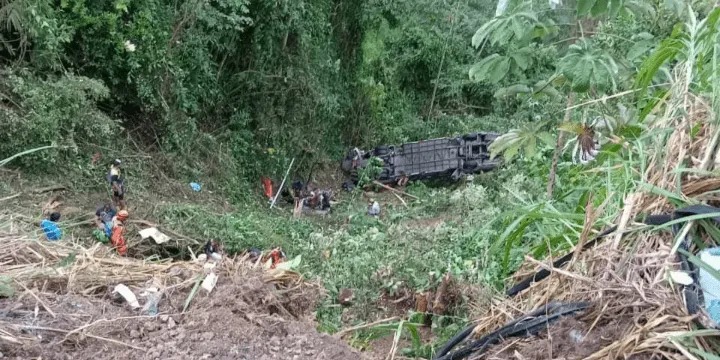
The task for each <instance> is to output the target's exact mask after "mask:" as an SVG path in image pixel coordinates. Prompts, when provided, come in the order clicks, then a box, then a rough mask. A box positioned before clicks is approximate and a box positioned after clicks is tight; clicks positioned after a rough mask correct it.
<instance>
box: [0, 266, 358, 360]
mask: <svg viewBox="0 0 720 360" xmlns="http://www.w3.org/2000/svg"><path fill="white" fill-rule="evenodd" d="M83 260H85V259H83ZM127 260H128V261H130V262H132V261H133V260H130V259H127ZM104 261H120V259H115V260H113V259H112V258H111V259H104ZM76 262H77V260H76ZM128 264H129V265H130V266H133V265H134V266H137V267H142V266H144V265H143V263H142V262H140V261H137V262H135V263H128ZM177 264H178V265H175V266H173V267H168V268H167V270H166V271H165V272H164V273H156V274H153V275H151V277H152V279H151V280H152V281H150V282H148V281H147V280H142V281H139V280H141V279H136V280H138V281H139V282H135V283H133V281H134V280H133V278H132V275H126V280H127V281H126V283H127V284H128V285H129V286H130V287H131V288H134V290H135V291H134V292H135V293H136V294H137V295H138V300H139V302H140V305H144V304H145V303H146V301H147V300H146V297H145V296H144V295H143V294H142V289H143V288H145V289H147V286H146V285H143V284H148V283H153V284H158V280H160V283H162V284H163V285H162V286H159V288H160V289H161V291H162V293H163V296H162V297H161V299H160V302H159V304H158V313H157V314H156V315H154V316H149V315H147V314H146V313H144V312H143V311H142V310H141V309H132V308H131V307H130V306H129V305H128V304H127V302H125V301H124V300H123V299H122V298H118V297H115V296H113V295H112V294H111V292H110V289H111V288H112V287H114V285H115V284H108V285H107V288H106V289H105V290H104V291H103V290H100V291H97V290H96V288H94V289H95V290H94V292H93V293H92V294H88V295H81V294H79V293H63V291H62V290H61V289H60V290H59V289H57V284H59V283H60V282H54V283H53V280H55V279H47V278H44V277H41V276H39V274H37V273H36V274H34V275H33V276H32V277H29V278H24V277H22V276H17V277H16V279H18V278H19V280H18V289H16V290H17V291H16V294H15V296H14V297H11V298H5V299H0V353H1V356H0V357H2V358H5V359H7V358H9V359H29V358H39V357H40V358H42V359H89V358H92V359H116V358H121V359H122V358H126V359H148V360H150V359H308V360H310V359H362V357H361V355H360V354H359V353H358V352H356V351H354V350H352V349H351V348H350V347H349V346H348V345H347V344H345V343H344V342H342V341H341V340H340V339H336V338H334V337H332V336H329V335H326V334H320V333H318V332H317V331H316V330H315V325H314V324H313V322H312V313H311V312H312V310H313V309H314V305H315V304H316V301H317V300H318V298H319V296H320V295H321V289H320V287H319V286H316V285H314V284H309V283H306V282H303V281H302V280H301V279H300V278H299V276H298V275H297V274H295V273H292V272H289V271H277V270H274V271H272V272H267V271H266V270H263V269H261V268H256V267H252V266H251V264H249V263H247V262H245V261H241V260H232V259H227V261H224V263H223V264H221V265H222V266H218V267H217V268H216V269H215V273H216V274H218V282H217V284H216V286H215V288H214V289H213V290H212V291H211V292H210V293H208V292H207V291H205V290H203V289H202V288H200V289H198V291H197V292H196V295H195V296H194V297H192V300H191V302H190V305H189V308H188V309H187V310H186V311H185V312H184V313H183V308H184V307H185V305H186V302H187V300H188V298H189V296H188V295H189V294H191V293H192V288H193V287H194V285H195V284H196V279H198V276H199V275H201V274H202V272H201V270H198V269H199V268H200V267H199V266H198V265H196V264H185V263H177ZM14 266H16V267H17V266H22V265H18V264H16V265H14ZM26 266H27V267H28V269H27V271H28V272H30V271H32V270H34V269H36V265H34V264H33V265H32V266H33V268H30V267H29V265H26ZM0 268H1V266H0ZM72 269H74V267H73V266H71V267H70V270H67V271H58V272H57V273H55V274H54V276H61V277H65V276H67V279H66V280H67V284H68V285H67V287H65V290H66V291H67V289H71V287H70V284H71V283H72V282H73V280H72V278H73V276H74V275H73V272H72V271H73V270H72ZM131 271H132V270H131V269H127V270H126V272H127V273H130V272H131ZM49 273H50V271H49V269H43V274H49ZM85 275H87V274H85ZM49 283H50V284H55V286H47V287H46V286H45V285H44V284H49ZM130 284H133V285H132V286H131V285H130ZM170 284H172V285H170ZM76 285H77V284H76ZM51 289H52V290H51ZM72 289H77V287H73V288H72Z"/></svg>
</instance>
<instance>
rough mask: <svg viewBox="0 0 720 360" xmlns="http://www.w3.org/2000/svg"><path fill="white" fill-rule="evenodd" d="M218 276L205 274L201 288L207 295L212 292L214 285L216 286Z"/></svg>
mask: <svg viewBox="0 0 720 360" xmlns="http://www.w3.org/2000/svg"><path fill="white" fill-rule="evenodd" d="M217 279H218V276H217V275H215V273H213V272H211V273H209V274H207V276H206V277H205V280H203V282H202V285H201V287H202V288H203V290H205V291H207V292H208V293H209V292H211V291H212V289H213V288H215V284H217Z"/></svg>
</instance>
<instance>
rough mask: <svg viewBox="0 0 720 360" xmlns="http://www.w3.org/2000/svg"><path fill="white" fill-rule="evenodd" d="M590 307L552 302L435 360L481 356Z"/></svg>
mask: <svg viewBox="0 0 720 360" xmlns="http://www.w3.org/2000/svg"><path fill="white" fill-rule="evenodd" d="M588 306H590V304H589V303H584V302H583V303H569V304H561V303H558V302H551V303H550V304H548V305H545V306H543V307H541V308H539V309H537V310H535V311H533V312H530V313H529V314H527V315H524V316H523V317H521V318H519V319H517V320H514V321H511V322H509V323H507V324H506V325H505V326H503V327H502V328H500V329H498V330H496V331H494V332H492V333H490V334H488V335H485V336H483V337H482V338H480V339H478V340H476V341H474V342H472V343H471V344H469V345H466V346H465V347H463V348H461V349H459V350H458V351H456V352H454V353H451V354H442V355H441V356H439V357H436V358H435V360H458V359H464V358H466V357H467V356H468V355H470V354H479V353H482V352H484V351H485V350H486V349H487V348H488V347H490V346H491V345H494V344H496V343H499V342H500V341H502V340H503V339H506V338H511V337H519V336H529V335H535V334H537V333H539V332H540V331H542V330H543V329H546V328H547V327H548V325H549V324H550V323H551V322H554V321H556V320H558V319H560V318H561V317H563V316H567V315H571V314H573V313H576V312H578V311H581V310H584V309H586V308H587V307H588Z"/></svg>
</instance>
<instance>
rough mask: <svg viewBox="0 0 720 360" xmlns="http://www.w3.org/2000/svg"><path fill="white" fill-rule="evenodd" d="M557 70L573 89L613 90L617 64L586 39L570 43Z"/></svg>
mask: <svg viewBox="0 0 720 360" xmlns="http://www.w3.org/2000/svg"><path fill="white" fill-rule="evenodd" d="M558 67H559V71H560V73H561V74H562V75H564V76H565V78H567V80H568V81H569V82H570V84H569V85H570V87H571V88H572V89H573V91H577V92H586V91H588V90H590V89H591V88H593V89H596V90H597V91H600V92H605V91H613V90H615V89H616V87H617V83H616V81H615V79H616V77H617V74H618V66H617V64H616V63H615V60H614V59H613V58H612V57H611V56H610V55H608V54H607V52H605V51H603V50H602V49H598V48H596V47H594V46H593V45H592V43H591V42H590V41H588V40H587V39H581V40H580V42H579V43H577V44H572V45H570V48H569V50H568V52H567V54H566V55H565V56H564V57H563V58H562V59H560V62H559V63H558Z"/></svg>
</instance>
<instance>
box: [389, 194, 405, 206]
mask: <svg viewBox="0 0 720 360" xmlns="http://www.w3.org/2000/svg"><path fill="white" fill-rule="evenodd" d="M392 194H393V195H395V197H396V198H398V200H400V202H401V203H402V204H403V205H405V207H406V208H407V207H408V204H407V203H406V202H405V200H403V198H401V197H400V195H398V194H396V193H392Z"/></svg>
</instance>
